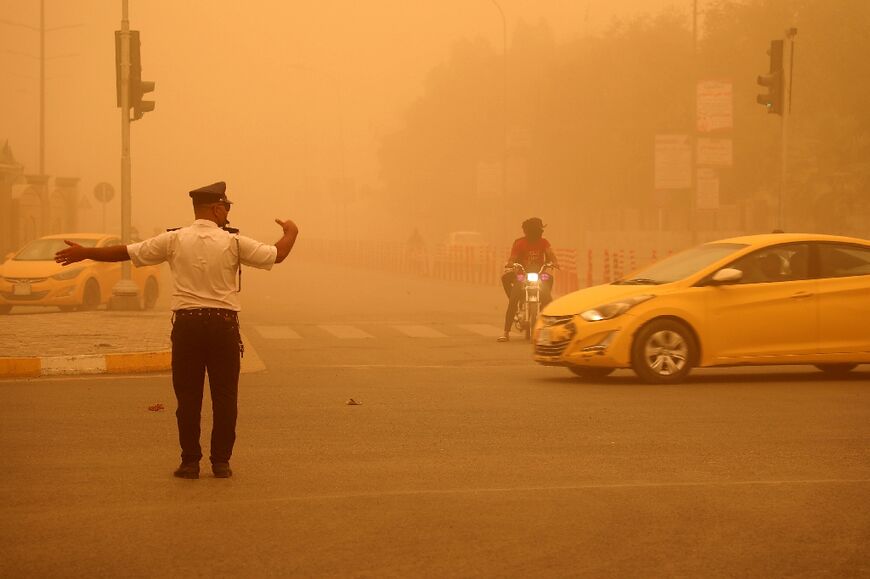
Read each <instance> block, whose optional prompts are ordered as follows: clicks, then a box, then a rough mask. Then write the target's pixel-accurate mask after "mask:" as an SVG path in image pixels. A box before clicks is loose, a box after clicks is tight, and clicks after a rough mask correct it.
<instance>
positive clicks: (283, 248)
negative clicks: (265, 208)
mask: <svg viewBox="0 0 870 579" xmlns="http://www.w3.org/2000/svg"><path fill="white" fill-rule="evenodd" d="M275 223H277V224H278V225H280V226H281V229H283V230H284V236H283V237H281V239H279V240H278V241H276V242H275V247H276V248H278V256H277V257H276V258H275V263H281V262H282V261H284V258H286V257H287V256H288V255H289V254H290V250H291V249H293V245H294V244H295V243H296V236H297V235H299V228H298V227H296V224H295V223H293V222H292V221H290V220H289V219H288V220H287V221H281V220H280V219H276V220H275Z"/></svg>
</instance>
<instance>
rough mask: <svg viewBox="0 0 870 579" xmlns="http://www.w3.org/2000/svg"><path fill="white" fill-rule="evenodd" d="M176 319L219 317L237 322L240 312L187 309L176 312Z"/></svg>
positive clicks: (219, 309)
mask: <svg viewBox="0 0 870 579" xmlns="http://www.w3.org/2000/svg"><path fill="white" fill-rule="evenodd" d="M175 315H176V317H191V316H200V317H207V316H208V317H219V318H226V319H230V320H236V319H238V317H239V312H237V311H235V310H228V309H226V308H187V309H183V310H175Z"/></svg>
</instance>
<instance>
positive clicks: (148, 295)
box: [142, 277, 160, 310]
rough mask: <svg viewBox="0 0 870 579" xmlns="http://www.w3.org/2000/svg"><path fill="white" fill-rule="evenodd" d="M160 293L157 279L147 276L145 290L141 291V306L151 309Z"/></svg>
mask: <svg viewBox="0 0 870 579" xmlns="http://www.w3.org/2000/svg"><path fill="white" fill-rule="evenodd" d="M159 295H160V289H159V288H158V286H157V280H156V279H154V278H153V277H149V278H148V279H147V280H145V291H144V292H143V298H142V306H143V308H144V309H146V310H153V309H154V306H155V305H156V304H157V297H158V296H159Z"/></svg>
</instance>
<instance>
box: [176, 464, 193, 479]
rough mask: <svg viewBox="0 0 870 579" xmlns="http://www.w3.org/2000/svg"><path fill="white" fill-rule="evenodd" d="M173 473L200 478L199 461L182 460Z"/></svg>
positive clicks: (179, 476)
mask: <svg viewBox="0 0 870 579" xmlns="http://www.w3.org/2000/svg"><path fill="white" fill-rule="evenodd" d="M172 474H173V475H175V476H177V477H178V478H199V462H182V463H181V466H179V467H178V468H177V469H175V472H174V473H172Z"/></svg>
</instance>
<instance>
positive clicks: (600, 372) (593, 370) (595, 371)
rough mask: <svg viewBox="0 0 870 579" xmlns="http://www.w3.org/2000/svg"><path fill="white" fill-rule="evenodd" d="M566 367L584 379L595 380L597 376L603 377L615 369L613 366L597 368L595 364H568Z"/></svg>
mask: <svg viewBox="0 0 870 579" xmlns="http://www.w3.org/2000/svg"><path fill="white" fill-rule="evenodd" d="M568 369H569V370H571V372H573V373H574V374H575V375H577V376H580V377H581V378H583V379H584V380H597V379H598V378H604V377H605V376H610V374H612V373H613V370H615V368H599V367H597V366H595V367H588V366H569V367H568Z"/></svg>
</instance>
